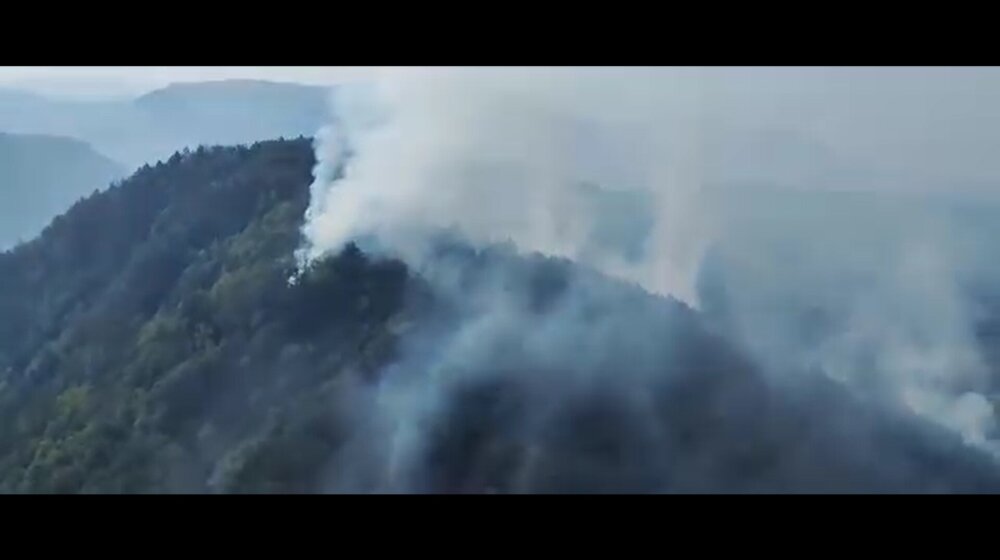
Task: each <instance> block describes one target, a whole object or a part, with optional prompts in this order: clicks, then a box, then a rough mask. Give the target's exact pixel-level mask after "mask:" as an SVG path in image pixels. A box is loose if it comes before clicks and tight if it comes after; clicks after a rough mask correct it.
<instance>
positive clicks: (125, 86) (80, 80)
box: [0, 66, 371, 97]
mask: <svg viewBox="0 0 1000 560" xmlns="http://www.w3.org/2000/svg"><path fill="white" fill-rule="evenodd" d="M370 72H371V68H366V67H361V66H346V67H345V66H339V67H338V66H0V88H9V89H20V90H25V91H31V92H34V93H39V94H43V95H50V96H60V97H105V96H127V95H139V94H142V93H146V92H148V91H150V90H153V89H157V88H160V87H163V86H165V85H168V84H170V83H173V82H192V81H209V80H225V79H260V80H271V81H281V82H298V83H304V84H315V85H333V84H337V83H343V82H350V81H355V80H358V79H363V78H364V77H365V76H367V75H369V74H370Z"/></svg>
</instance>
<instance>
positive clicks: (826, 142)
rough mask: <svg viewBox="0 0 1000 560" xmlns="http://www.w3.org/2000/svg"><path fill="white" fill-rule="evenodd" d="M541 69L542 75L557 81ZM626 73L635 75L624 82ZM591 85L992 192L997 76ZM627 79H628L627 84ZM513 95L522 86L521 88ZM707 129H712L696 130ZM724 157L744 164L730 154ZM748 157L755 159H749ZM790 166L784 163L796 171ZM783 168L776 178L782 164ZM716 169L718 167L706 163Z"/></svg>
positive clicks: (84, 86) (968, 71)
mask: <svg viewBox="0 0 1000 560" xmlns="http://www.w3.org/2000/svg"><path fill="white" fill-rule="evenodd" d="M396 70H398V68H397V69H393V68H388V69H386V68H382V67H334V66H331V67H316V66H311V67H310V66H214V67H213V66H203V67H197V66H173V67H162V66H161V67H156V66H146V67H126V66H118V67H114V66H93V67H83V66H80V67H54V66H53V67H0V88H17V89H22V90H28V91H32V92H35V93H41V94H44V95H48V96H52V97H70V98H107V97H129V96H137V95H141V94H143V93H146V92H148V91H151V90H154V89H157V88H160V87H163V86H166V85H168V84H170V83H172V82H190V81H205V80H222V79H233V78H245V79H264V80H271V81H288V82H299V83H306V84H318V85H333V84H338V83H350V82H357V81H367V80H368V79H370V78H372V77H375V76H378V75H380V74H381V73H383V72H389V73H391V72H394V71H396ZM559 71H560V70H557V69H552V68H546V69H542V70H541V73H542V74H543V75H544V74H551V73H558V72H559ZM632 72H636V76H631V73H632ZM605 75H611V76H613V77H612V78H611V79H610V81H608V80H604V79H601V80H598V82H600V84H601V87H602V88H610V89H613V90H615V91H616V92H617V94H621V95H625V97H627V96H628V92H629V90H630V88H634V87H637V84H641V83H644V82H645V81H646V80H647V79H653V78H655V79H657V80H660V79H662V80H663V83H664V84H665V86H664V87H663V88H662V91H663V92H665V93H666V96H665V99H664V100H663V101H662V103H672V104H675V105H677V106H678V107H681V109H680V110H681V111H686V112H687V113H689V114H692V115H694V114H697V115H707V116H709V117H711V119H714V124H715V125H720V126H724V127H725V128H726V129H727V132H726V133H725V134H726V135H727V137H729V136H732V137H733V138H736V136H733V134H732V133H731V132H729V130H730V129H733V130H737V131H738V130H740V129H742V130H744V131H746V134H745V135H744V136H745V140H744V141H743V142H744V143H745V144H748V145H750V146H751V147H752V146H753V145H755V144H760V140H759V139H760V138H762V137H763V136H761V134H760V131H762V130H767V129H771V130H775V131H777V132H778V133H779V134H784V135H785V137H788V135H789V134H792V135H795V136H798V137H801V138H803V139H805V140H806V142H807V143H814V144H815V145H816V146H817V149H819V150H827V151H829V152H830V153H831V154H832V157H833V158H835V159H839V160H843V161H846V162H848V163H847V165H849V166H851V167H857V168H870V169H877V170H878V173H881V174H884V175H887V176H888V175H891V176H894V177H902V179H896V180H895V181H896V182H897V183H901V184H906V185H907V186H909V185H910V184H911V183H913V182H915V181H914V180H913V179H912V178H913V177H916V178H917V179H918V181H916V182H920V181H922V182H925V183H930V184H936V185H942V184H948V185H952V186H953V185H956V184H958V183H963V184H965V183H968V184H990V185H993V184H997V183H1000V68H997V67H902V68H900V67H895V68H893V67H736V68H733V67H711V68H695V67H687V68H658V69H649V68H646V69H635V68H632V69H619V70H615V71H613V72H611V73H610V74H607V73H605ZM633 78H635V79H633ZM522 86H524V87H527V88H529V89H530V88H531V87H533V85H532V83H531V81H530V80H529V82H527V83H525V84H522ZM701 126H702V127H703V129H704V130H708V129H709V127H710V126H714V125H711V124H708V123H706V124H703V125H701ZM733 151H734V152H735V153H744V154H751V153H752V152H751V151H750V150H749V149H746V148H745V147H743V146H737V147H736V148H734V149H733ZM751 159H757V156H756V155H753V156H752V158H751ZM795 163H796V162H795V161H792V162H791V164H795ZM791 164H789V163H788V162H784V161H783V162H782V163H781V165H782V166H783V167H785V168H791V167H793V165H791ZM716 166H717V167H719V165H716Z"/></svg>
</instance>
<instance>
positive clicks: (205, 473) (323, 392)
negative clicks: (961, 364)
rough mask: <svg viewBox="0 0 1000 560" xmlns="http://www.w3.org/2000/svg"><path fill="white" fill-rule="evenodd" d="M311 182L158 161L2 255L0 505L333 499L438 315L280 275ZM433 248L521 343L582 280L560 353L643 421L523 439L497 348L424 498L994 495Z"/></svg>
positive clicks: (978, 461) (443, 433) (584, 416)
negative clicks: (515, 323)
mask: <svg viewBox="0 0 1000 560" xmlns="http://www.w3.org/2000/svg"><path fill="white" fill-rule="evenodd" d="M314 163H315V162H314V156H313V151H312V145H311V141H310V140H308V139H304V138H299V139H295V140H279V141H269V142H261V143H258V144H255V145H253V146H241V147H212V148H199V149H198V150H196V151H192V152H188V151H185V152H183V153H177V154H175V155H174V156H173V157H171V158H170V159H169V160H168V161H166V162H163V163H160V164H158V165H156V166H146V167H144V168H142V169H140V170H139V171H138V172H136V173H135V174H134V175H133V176H132V177H130V178H128V179H127V180H124V181H123V182H121V183H120V184H116V185H113V186H112V187H111V188H110V189H108V190H106V191H103V192H99V193H95V194H93V195H92V196H89V197H87V198H85V199H83V200H81V201H79V202H78V203H77V204H76V205H74V206H73V207H72V208H71V209H70V210H69V211H68V212H66V213H65V214H64V215H62V216H60V217H59V218H57V219H56V220H54V221H53V222H52V224H51V225H50V226H49V227H48V228H47V229H46V230H45V231H44V232H43V233H42V235H41V236H40V237H38V238H37V239H35V240H33V241H31V242H29V243H26V244H24V245H21V246H19V247H17V248H16V249H14V250H12V251H9V252H6V253H2V254H0V372H2V373H0V492H4V493H24V492H27V493H52V492H58V493H77V492H85V493H86V492H100V493H105V492H110V493H160V492H255V493H256V492H316V491H325V490H344V489H345V488H344V487H338V486H336V485H332V486H331V484H330V482H329V481H331V480H334V479H336V478H337V473H336V472H334V471H337V469H341V468H344V459H343V457H345V456H346V454H347V453H349V451H346V450H347V449H348V448H349V446H348V445H347V444H348V442H351V441H352V438H356V437H357V436H358V430H359V428H357V427H356V425H355V424H356V419H357V416H356V415H355V413H356V408H357V407H356V406H355V405H356V404H357V403H356V399H355V396H356V395H357V392H356V391H355V390H354V389H353V387H356V386H358V385H364V384H366V383H372V382H374V381H375V380H377V379H378V377H379V376H380V375H381V374H382V373H381V372H383V371H384V369H385V366H387V365H388V364H392V363H394V361H395V360H396V358H397V357H398V355H399V354H400V352H401V348H402V346H401V345H402V344H403V342H404V340H410V341H411V342H412V341H416V343H417V344H418V345H419V343H420V342H421V340H420V338H419V337H420V336H425V337H427V341H428V345H427V346H433V343H434V341H436V340H438V338H436V337H438V336H439V335H438V333H440V332H447V331H448V329H449V328H450V326H451V325H453V324H455V323H454V321H458V320H459V319H457V318H456V317H458V316H459V315H461V311H462V302H461V301H455V300H454V298H455V295H454V294H453V293H452V294H438V293H435V291H434V290H433V289H432V288H431V287H430V286H431V284H430V283H428V282H425V281H424V280H423V279H421V277H420V276H419V275H417V274H416V273H415V272H414V271H410V270H408V269H407V267H406V266H405V265H403V264H402V263H401V262H398V261H393V260H384V259H376V258H373V257H370V256H368V255H366V254H365V253H363V252H362V251H361V250H359V249H358V248H357V247H356V246H354V245H350V246H348V247H347V248H346V249H344V250H343V251H342V252H341V253H340V254H337V255H332V256H330V257H328V258H326V259H324V260H322V261H319V262H318V263H317V264H315V265H313V266H312V267H311V268H310V269H309V270H307V271H306V272H305V273H304V274H303V275H302V276H300V277H298V278H297V281H296V282H289V279H290V278H291V277H292V275H293V273H294V272H295V266H296V263H295V261H294V252H295V249H296V248H297V247H298V246H299V245H300V242H301V239H300V233H299V229H300V226H301V223H302V219H303V214H304V211H305V208H306V207H307V205H308V197H309V192H308V186H309V184H310V182H311V179H312V177H311V173H312V169H313V166H314ZM442 246H443V247H444V248H445V250H442V252H441V253H440V254H439V255H438V257H437V258H439V259H440V260H441V262H451V263H453V264H455V266H456V268H457V269H458V270H461V271H462V274H461V275H460V276H461V277H460V278H459V280H458V282H459V283H460V284H461V285H462V286H464V289H466V290H467V292H466V293H474V292H475V291H476V290H475V288H474V287H475V285H476V284H477V283H485V282H492V281H496V279H497V278H503V280H502V281H503V282H508V283H511V284H517V283H520V284H521V285H522V287H524V288H525V289H523V290H515V292H517V293H526V294H528V297H526V298H524V299H523V300H517V301H512V303H511V305H512V306H514V307H519V306H520V307H523V309H520V307H519V312H523V313H524V314H525V315H526V316H528V317H537V318H538V325H539V328H541V326H543V325H544V317H545V316H546V313H547V309H548V307H549V306H551V305H554V303H553V302H556V301H557V300H558V299H559V298H560V297H562V296H561V294H564V293H566V292H567V291H568V287H567V286H568V285H569V281H568V278H569V277H570V276H571V275H579V276H581V277H586V278H589V280H587V281H586V282H582V285H584V286H585V288H584V289H583V290H584V294H585V295H586V296H587V297H584V298H580V299H579V301H585V302H588V303H587V305H585V306H583V308H582V309H581V311H580V313H581V314H583V315H582V316H585V317H591V318H593V317H598V316H601V317H605V320H606V322H607V324H610V325H613V326H614V328H613V329H612V330H611V331H610V333H611V335H610V338H609V341H608V342H607V345H608V346H607V347H608V348H609V349H610V350H609V353H608V354H607V355H601V356H595V357H593V358H594V359H590V358H591V357H589V356H588V355H586V354H581V353H582V352H583V351H584V350H586V348H587V346H586V345H587V341H588V340H589V339H588V338H586V337H587V336H595V335H593V334H592V333H588V332H587V331H582V332H581V333H580V337H581V338H580V340H576V341H575V342H574V341H572V340H571V341H570V344H575V346H572V351H571V352H568V353H567V354H576V355H582V356H584V358H586V360H587V361H586V363H588V364H592V365H593V367H596V368H606V369H608V370H610V371H611V372H612V373H615V374H616V375H617V373H616V372H618V371H620V372H621V375H625V374H626V370H641V371H631V372H630V374H635V375H641V376H642V378H643V379H648V380H654V381H653V382H650V384H649V386H648V391H645V390H644V391H642V394H641V395H640V396H641V397H642V399H643V402H646V401H648V403H647V404H646V405H644V406H646V407H647V408H648V410H649V412H647V413H644V414H643V415H642V416H641V417H638V416H636V415H635V414H633V413H632V412H631V408H630V407H631V406H633V405H632V404H630V403H632V402H633V401H632V400H629V399H633V398H634V396H631V395H629V394H626V393H628V392H627V391H622V390H621V386H615V387H612V386H603V385H601V384H597V385H595V386H593V387H588V388H586V389H580V391H579V392H578V393H579V394H576V395H575V396H574V397H573V398H572V399H569V401H567V402H570V401H571V404H570V405H567V406H565V407H562V408H561V409H560V410H559V411H558V412H556V413H553V414H554V416H553V418H555V420H553V421H551V422H549V421H547V422H546V424H545V425H546V428H545V429H544V430H541V431H538V432H532V433H531V434H530V435H528V436H526V435H525V431H524V430H518V429H516V427H517V426H518V425H519V424H518V421H517V419H518V418H525V417H528V416H530V414H527V413H526V407H527V406H528V404H526V403H527V402H528V401H527V400H526V398H524V397H523V395H524V390H523V387H527V386H528V385H530V383H529V382H525V383H522V381H525V380H529V381H530V379H532V377H533V374H534V373H539V372H537V371H536V370H535V369H532V368H537V367H539V366H538V364H537V363H530V362H523V363H522V362H519V361H518V360H517V359H516V356H512V354H511V353H510V352H506V353H503V352H501V353H498V354H495V355H494V356H493V357H492V358H491V359H493V360H494V362H493V363H492V364H490V365H491V367H494V368H495V369H496V370H497V371H498V372H499V373H500V375H496V376H480V377H479V379H482V380H483V382H482V383H470V384H467V385H463V386H461V387H459V388H458V390H457V393H456V396H455V399H454V400H453V401H451V402H450V403H449V404H448V405H447V406H445V408H444V412H443V413H442V418H443V420H442V421H441V422H440V423H439V424H438V425H437V427H436V428H435V430H436V431H435V432H434V434H433V437H432V441H431V444H430V445H429V446H428V450H427V453H426V457H425V458H424V461H425V462H426V469H427V471H428V473H429V474H428V475H427V476H426V477H425V478H426V482H425V483H424V485H423V486H421V488H420V489H422V490H430V491H447V492H482V491H534V492H550V491H650V490H653V491H657V490H666V491H720V490H721V491H730V490H734V491H755V490H756V491H761V490H764V491H767V490H770V491H773V490H982V489H992V490H997V489H1000V476H998V475H997V474H996V470H995V467H994V466H993V465H992V463H990V462H989V461H987V460H986V459H985V458H984V457H981V456H978V455H976V454H972V453H967V452H966V451H964V450H963V449H962V446H961V444H960V443H958V442H957V441H956V440H955V439H954V438H949V437H946V436H944V435H942V434H941V433H939V432H938V431H935V430H933V429H931V428H929V427H926V426H923V425H921V424H919V423H916V422H914V421H911V420H910V419H899V418H896V417H891V416H889V415H885V414H882V413H879V412H875V411H872V410H870V409H867V408H865V407H863V406H862V405H860V404H858V403H855V402H854V401H852V400H850V399H849V398H847V396H846V395H844V394H842V392H840V391H839V390H838V389H837V388H835V387H832V386H830V385H827V384H815V385H810V386H808V387H805V388H800V389H794V388H792V389H789V388H784V389H782V392H780V393H779V392H776V391H775V390H774V389H772V388H771V387H769V386H768V384H767V383H766V382H765V381H764V378H763V377H762V376H760V375H759V374H758V372H756V371H755V369H754V368H753V367H752V365H751V364H749V363H748V362H746V361H745V360H744V359H742V358H741V357H740V356H739V355H738V353H736V352H735V351H734V350H733V349H731V348H729V347H728V346H727V345H726V344H725V343H724V342H723V341H722V340H720V339H718V338H717V337H715V336H713V335H711V334H710V333H708V332H706V331H704V330H703V329H702V328H701V327H700V326H699V324H698V318H697V316H696V315H695V314H694V312H693V311H691V310H689V309H687V308H686V307H684V306H683V305H681V304H679V303H677V302H671V301H668V300H664V299H662V298H657V297H654V296H651V295H649V294H645V293H643V292H641V290H638V289H636V288H634V287H627V286H622V285H619V284H616V283H614V282H611V281H609V280H606V279H601V278H598V277H596V275H595V276H594V277H593V278H591V277H589V276H587V274H586V273H583V272H577V271H574V265H572V263H568V262H564V261H557V260H553V259H544V258H541V257H537V256H535V257H524V256H518V255H516V254H512V253H510V252H505V251H504V250H497V251H489V250H486V251H472V250H471V249H466V248H463V247H462V246H461V245H460V244H451V245H448V244H443V245H442ZM577 283H580V282H577ZM459 293H462V292H461V291H460V292H459ZM449 298H452V299H449ZM459 299H460V298H459ZM639 321H641V324H642V325H644V327H643V328H642V329H640V330H636V329H630V325H632V324H639ZM592 322H593V321H591V320H589V319H588V321H583V322H582V323H583V324H590V323H592ZM413 333H415V334H413ZM411 334H413V336H411ZM525 334H526V336H530V335H531V333H525ZM608 334H609V333H608V332H605V331H601V333H600V335H601V336H605V335H608ZM408 337H409V338H408ZM640 355H641V356H646V357H648V358H649V359H648V360H644V361H640V360H639V359H638V357H639V356H640ZM614 358H617V361H615V360H614ZM525 363H526V364H529V365H523V364H525ZM579 363H583V362H579ZM550 366H551V367H562V365H561V364H558V363H555V364H550ZM662 371H669V372H670V375H658V374H659V373H661V372H662ZM418 373H419V372H418ZM534 377H535V378H536V379H546V380H551V379H560V377H558V376H542V375H538V376H534ZM615 378H616V377H615V375H612V376H610V377H608V378H607V379H615ZM519 384H520V385H519ZM557 392H558V391H553V390H551V388H547V389H546V388H544V387H543V391H542V393H540V394H541V395H543V399H544V398H547V395H552V394H556V393H557ZM647 396H648V398H647ZM640 424H642V425H640ZM363 436H364V434H363V431H362V437H363ZM876 449H877V450H878V452H877V453H875V452H874V451H873V450H876ZM875 456H877V457H878V460H877V461H873V460H872V457H875ZM338 458H340V459H338ZM373 487H374V488H377V484H374V486H373ZM371 488H372V487H369V486H366V485H365V484H363V483H358V484H356V485H354V486H349V487H347V488H346V489H347V490H367V489H371Z"/></svg>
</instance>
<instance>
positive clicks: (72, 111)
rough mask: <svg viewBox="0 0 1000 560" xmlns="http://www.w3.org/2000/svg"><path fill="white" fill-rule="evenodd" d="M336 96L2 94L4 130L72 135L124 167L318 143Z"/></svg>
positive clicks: (225, 85)
mask: <svg viewBox="0 0 1000 560" xmlns="http://www.w3.org/2000/svg"><path fill="white" fill-rule="evenodd" d="M328 98H329V90H328V89H327V88H324V87H319V86H308V85H301V84H289V83H275V82H265V81H255V80H225V81H218V82H197V83H181V84H173V85H170V86H168V87H165V88H163V89H159V90H156V91H153V92H151V93H148V94H146V95H143V96H140V97H138V98H134V99H125V100H109V101H75V100H57V99H49V98H46V97H42V96H39V95H34V94H31V93H26V92H22V91H15V90H0V131H4V132H10V133H22V134H50V135H58V136H69V137H73V138H78V139H80V140H83V141H85V142H88V143H90V144H91V145H92V146H94V148H95V149H96V150H97V151H99V152H101V153H103V154H106V155H107V156H108V157H110V158H111V159H114V160H116V161H119V162H121V163H122V164H123V165H124V166H125V167H127V168H129V169H130V170H131V169H135V168H137V167H140V166H141V165H142V164H144V163H155V162H156V161H157V160H161V159H162V160H165V159H166V158H168V157H170V155H171V154H172V153H174V152H175V151H178V150H181V149H183V148H185V147H189V148H192V149H193V148H195V147H197V146H198V145H218V144H225V145H232V144H245V143H251V142H255V141H258V140H265V139H271V138H279V137H297V136H311V135H313V134H314V133H315V132H316V130H317V129H318V128H319V127H320V126H321V125H322V124H324V123H325V122H326V121H327V119H328V103H329V101H328Z"/></svg>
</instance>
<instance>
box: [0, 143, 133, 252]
mask: <svg viewBox="0 0 1000 560" xmlns="http://www.w3.org/2000/svg"><path fill="white" fill-rule="evenodd" d="M123 175H124V170H123V169H122V167H121V166H120V165H119V164H117V163H115V162H113V161H111V160H110V159H108V158H107V157H105V156H103V155H101V154H99V153H98V152H96V151H94V149H93V148H91V147H90V146H89V145H87V144H86V143H84V142H81V141H78V140H74V139H71V138H63V137H57V136H41V135H22V134H5V133H2V132H0V202H2V205H0V207H2V209H0V250H2V249H5V248H8V247H10V246H11V245H13V244H14V243H16V242H17V241H18V240H19V239H21V240H27V239H30V238H31V237H33V236H35V235H37V234H38V232H40V231H41V230H42V228H43V227H44V226H45V225H46V224H47V223H48V221H49V220H51V219H52V217H53V216H55V215H56V214H57V213H59V212H61V211H63V210H65V209H66V208H68V207H69V206H70V205H71V204H72V203H73V202H76V201H77V200H79V199H80V198H81V197H82V196H84V195H86V194H90V193H91V192H93V191H95V190H98V189H104V188H106V187H107V186H108V184H109V183H110V182H111V181H112V180H113V179H116V178H119V177H121V176H123Z"/></svg>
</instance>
